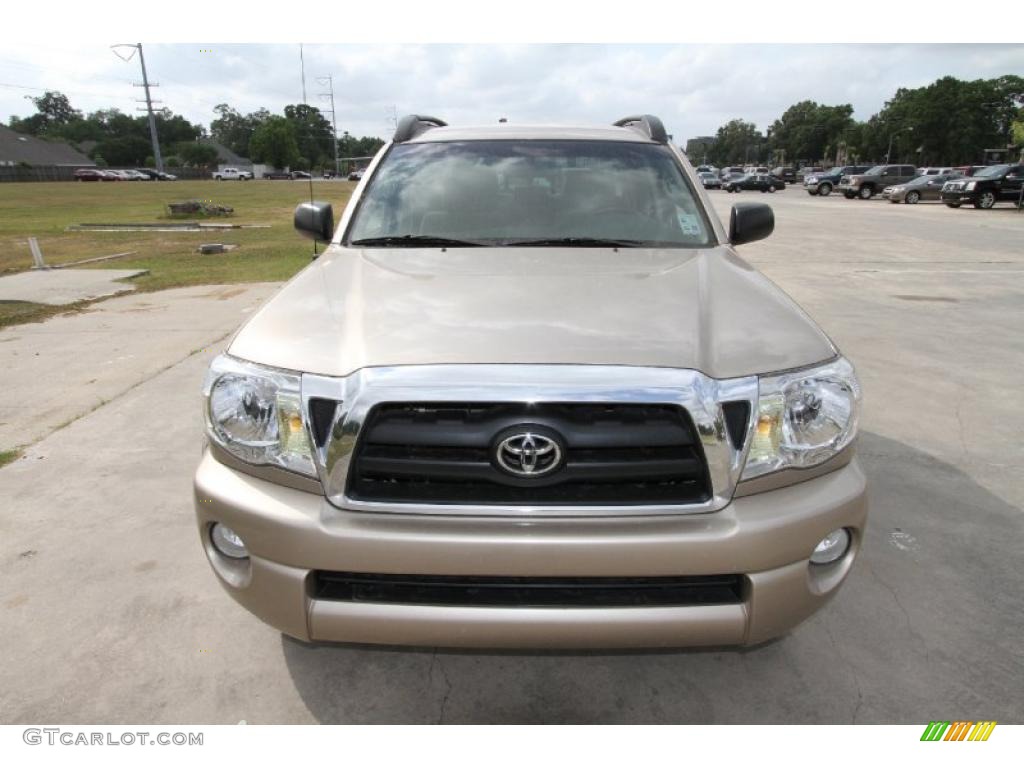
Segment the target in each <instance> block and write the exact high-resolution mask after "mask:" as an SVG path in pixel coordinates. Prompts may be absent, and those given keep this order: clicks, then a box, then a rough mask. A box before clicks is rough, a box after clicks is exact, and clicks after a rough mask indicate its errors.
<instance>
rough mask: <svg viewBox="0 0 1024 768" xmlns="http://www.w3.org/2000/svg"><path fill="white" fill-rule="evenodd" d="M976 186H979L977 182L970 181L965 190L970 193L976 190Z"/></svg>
mask: <svg viewBox="0 0 1024 768" xmlns="http://www.w3.org/2000/svg"><path fill="white" fill-rule="evenodd" d="M976 186H978V182H976V181H968V182H967V186H966V187H964V189H966V190H967V191H968V192H970V191H971V190H972V189H974V188H975V187H976Z"/></svg>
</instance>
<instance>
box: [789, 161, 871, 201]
mask: <svg viewBox="0 0 1024 768" xmlns="http://www.w3.org/2000/svg"><path fill="white" fill-rule="evenodd" d="M869 168H871V166H870V165H841V166H838V167H836V168H832V169H831V170H828V171H818V172H816V173H808V174H807V175H806V176H804V189H806V190H807V194H808V195H821V196H822V197H828V196H829V195H831V194H832V190H833V189H835V188H836V187H838V186H839V180H840V179H841V178H843V176H853V175H854V174H856V173H864V171H866V170H868V169H869Z"/></svg>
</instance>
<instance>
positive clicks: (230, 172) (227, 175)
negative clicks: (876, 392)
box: [213, 168, 252, 181]
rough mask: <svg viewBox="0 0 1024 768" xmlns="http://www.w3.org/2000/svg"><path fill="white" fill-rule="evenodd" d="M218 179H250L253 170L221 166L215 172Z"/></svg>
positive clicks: (214, 176)
mask: <svg viewBox="0 0 1024 768" xmlns="http://www.w3.org/2000/svg"><path fill="white" fill-rule="evenodd" d="M213 178H215V179H216V180H217V181H248V180H249V179H251V178H252V172H251V171H240V170H238V169H237V168H221V169H220V170H219V171H214V172H213Z"/></svg>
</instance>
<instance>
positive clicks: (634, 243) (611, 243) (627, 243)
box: [502, 237, 644, 248]
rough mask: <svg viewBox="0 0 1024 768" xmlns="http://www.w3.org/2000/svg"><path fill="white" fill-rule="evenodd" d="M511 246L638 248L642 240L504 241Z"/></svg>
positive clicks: (600, 238) (583, 238)
mask: <svg viewBox="0 0 1024 768" xmlns="http://www.w3.org/2000/svg"><path fill="white" fill-rule="evenodd" d="M502 245H511V246H541V247H543V246H558V245H561V246H565V247H568V248H639V247H640V246H642V245H644V241H643V240H613V239H607V238H603V237H544V238H539V239H537V240H506V241H504V242H503V243H502Z"/></svg>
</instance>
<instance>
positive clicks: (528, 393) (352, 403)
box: [302, 365, 758, 517]
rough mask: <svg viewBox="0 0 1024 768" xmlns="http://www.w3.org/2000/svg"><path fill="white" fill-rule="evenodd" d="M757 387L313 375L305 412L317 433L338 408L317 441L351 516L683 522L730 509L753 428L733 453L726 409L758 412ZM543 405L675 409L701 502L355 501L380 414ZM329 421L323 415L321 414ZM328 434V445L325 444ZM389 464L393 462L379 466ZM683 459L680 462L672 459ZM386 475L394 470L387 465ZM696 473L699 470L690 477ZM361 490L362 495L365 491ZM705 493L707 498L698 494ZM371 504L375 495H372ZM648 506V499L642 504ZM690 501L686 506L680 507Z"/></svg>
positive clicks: (619, 372) (692, 376)
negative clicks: (315, 414) (689, 438)
mask: <svg viewBox="0 0 1024 768" xmlns="http://www.w3.org/2000/svg"><path fill="white" fill-rule="evenodd" d="M757 386H758V384H757V377H756V376H749V377H744V378H740V379H725V380H716V379H712V378H710V377H708V376H705V375H704V374H702V373H700V372H699V371H692V370H680V369H670V368H641V367H632V366H586V365H582V366H581V365H430V366H398V367H388V368H365V369H362V370H360V371H357V372H355V373H353V374H352V375H350V376H347V377H344V378H333V377H325V376H317V375H313V374H305V375H304V376H303V379H302V399H303V407H304V408H305V410H306V417H307V419H306V420H307V424H312V423H313V419H312V418H311V416H312V414H311V410H310V402H311V401H318V400H324V399H326V400H333V401H335V402H336V403H338V407H337V408H336V409H335V411H334V415H333V420H332V421H331V423H330V424H329V426H328V427H327V429H326V431H325V432H324V431H323V426H322V416H320V417H319V418H320V419H321V421H318V422H317V424H318V432H319V434H318V435H316V436H315V437H317V438H319V439H318V440H316V439H313V438H314V435H313V434H312V433H311V435H310V437H311V441H312V442H313V444H314V446H315V448H314V452H315V461H316V464H317V470H318V473H319V476H320V481H321V484H322V485H323V488H324V493H325V495H326V497H327V499H328V500H329V501H330V502H331V503H332V504H333V505H335V506H337V507H340V508H342V509H346V510H352V511H361V512H379V513H396V514H439V515H473V516H487V515H491V516H505V517H572V516H616V517H618V516H626V515H679V514H695V513H701V512H714V511H716V510H718V509H721V508H723V507H725V506H726V505H727V504H728V503H729V502H730V500H731V499H732V495H733V491H734V490H735V487H736V483H737V482H738V480H739V475H740V472H741V470H742V467H743V461H744V458H745V451H746V448H747V446H749V444H750V439H749V438H750V434H751V432H752V430H753V428H754V424H753V419H748V423H747V425H746V439H744V440H743V441H742V442H740V443H739V446H740V447H739V448H737V447H736V446H735V440H734V439H730V436H729V435H730V432H732V433H733V435H734V437H735V436H736V425H735V424H733V425H732V426H731V428H730V425H728V423H727V419H726V415H725V412H724V411H723V408H722V405H723V403H735V402H742V401H745V402H747V403H749V404H750V408H751V410H752V409H753V408H754V407H755V405H756V403H757ZM494 403H500V404H519V405H526V404H535V405H542V406H554V405H555V404H569V405H571V406H573V407H578V406H583V405H586V404H592V405H611V406H612V407H614V406H616V405H621V406H638V407H641V406H644V405H650V406H676V407H678V408H682V409H683V410H684V411H685V413H686V415H688V417H689V420H690V422H691V423H692V429H693V431H695V433H696V435H695V436H696V438H697V440H698V441H699V446H695V447H698V448H699V450H698V452H697V453H698V454H699V453H700V452H703V459H704V462H705V463H706V475H705V480H704V487H703V490H702V492H700V493H697V494H693V495H691V496H689V497H679V498H678V499H673V500H669V501H664V500H651V501H649V502H645V501H641V502H639V503H635V502H634V503H624V502H617V501H616V500H614V499H612V500H611V501H610V502H609V503H590V502H587V501H584V502H582V503H572V502H571V500H567V499H566V500H560V501H554V502H551V501H541V502H529V503H527V502H523V501H522V500H521V499H517V498H515V494H512V495H508V496H505V497H504V499H503V500H502V501H500V502H487V501H479V500H467V501H464V502H463V501H460V502H458V503H452V502H451V500H447V499H445V500H442V501H441V502H440V503H439V502H437V501H431V500H430V499H429V498H423V499H417V498H414V497H408V496H407V497H405V498H401V499H394V498H392V499H390V500H387V501H377V500H368V499H367V498H365V497H366V494H365V493H360V492H352V491H351V490H350V489H351V488H353V483H354V478H355V475H354V474H353V472H354V471H355V469H356V467H355V465H356V463H357V462H356V461H354V459H356V458H357V457H356V455H355V453H356V447H357V445H358V444H359V439H360V437H361V435H362V434H363V432H364V428H365V427H366V424H367V419H368V417H369V416H370V415H371V411H373V409H374V408H375V407H376V406H379V405H383V404H401V405H402V406H410V405H413V406H414V405H416V404H424V405H430V406H438V405H443V404H453V405H455V404H458V406H459V407H465V406H466V405H467V404H479V405H481V406H483V405H487V404H494ZM319 408H320V410H321V412H322V410H323V409H322V405H320V406H319ZM324 434H326V440H324ZM377 458H383V459H386V458H387V456H383V455H382V457H377ZM673 458H675V459H677V460H678V459H679V458H680V457H675V456H674V457H673ZM378 466H379V467H391V468H393V467H392V465H390V464H387V462H386V461H385V462H383V463H380V462H379V463H378ZM690 469H693V468H692V467H690ZM357 490H358V489H357ZM698 490H700V489H698ZM371 495H372V494H371ZM641 498H642V495H641ZM684 498H686V499H687V501H682V503H680V501H681V500H682V499H684Z"/></svg>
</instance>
